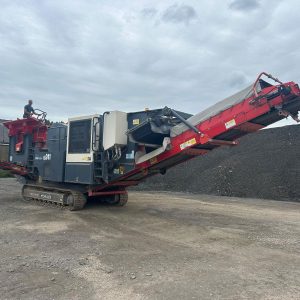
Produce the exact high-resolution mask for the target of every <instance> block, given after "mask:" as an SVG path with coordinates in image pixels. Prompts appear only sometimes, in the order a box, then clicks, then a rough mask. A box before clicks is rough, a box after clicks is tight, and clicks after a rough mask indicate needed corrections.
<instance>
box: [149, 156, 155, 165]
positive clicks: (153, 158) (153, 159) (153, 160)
mask: <svg viewBox="0 0 300 300" xmlns="http://www.w3.org/2000/svg"><path fill="white" fill-rule="evenodd" d="M156 163H157V157H152V158H150V164H151V165H154V164H156Z"/></svg>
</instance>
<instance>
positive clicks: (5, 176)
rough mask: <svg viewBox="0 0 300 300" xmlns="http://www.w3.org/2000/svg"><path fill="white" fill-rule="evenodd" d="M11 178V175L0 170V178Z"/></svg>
mask: <svg viewBox="0 0 300 300" xmlns="http://www.w3.org/2000/svg"><path fill="white" fill-rule="evenodd" d="M8 177H13V175H12V174H11V173H10V172H9V171H5V170H0V178H8Z"/></svg>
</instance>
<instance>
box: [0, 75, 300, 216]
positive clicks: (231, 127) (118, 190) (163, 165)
mask: <svg viewBox="0 0 300 300" xmlns="http://www.w3.org/2000/svg"><path fill="white" fill-rule="evenodd" d="M263 77H266V78H267V79H266V80H265V79H263ZM270 81H271V82H272V83H270ZM299 110H300V90H299V86H298V84H296V83H294V82H287V83H283V82H281V81H279V80H278V79H277V78H274V77H272V76H271V75H269V74H267V73H261V74H260V75H259V76H258V78H257V79H256V80H255V82H254V83H253V84H251V85H250V86H249V87H247V88H246V89H244V90H242V91H240V92H238V93H236V94H235V95H232V96H230V97H228V98H226V99H224V100H223V101H220V102H218V103H216V104H215V105H213V106H211V107H209V108H207V109H206V110H204V111H202V112H200V113H198V114H195V115H191V114H187V113H184V112H180V111H176V110H173V109H171V108H168V107H164V108H162V109H155V110H146V111H139V112H130V113H125V112H121V111H110V112H105V113H103V114H95V115H90V116H80V117H74V118H70V119H69V120H68V124H67V125H66V124H61V123H56V124H53V125H51V126H50V127H49V126H47V125H45V123H44V119H45V115H43V116H42V117H39V118H37V119H36V118H27V119H18V120H15V121H10V122H6V123H5V126H6V127H7V128H8V130H9V139H10V142H9V161H7V162H0V168H2V169H6V170H10V171H11V172H12V173H14V174H16V175H18V176H21V177H22V178H23V180H24V181H25V182H24V187H23V192H22V194H23V197H24V199H25V200H36V201H39V202H42V203H52V204H54V205H56V206H59V207H68V208H69V209H70V210H79V209H82V208H83V207H84V205H85V204H86V201H87V199H88V198H90V197H96V198H101V199H102V200H103V201H105V202H108V203H110V204H115V205H120V206H123V205H125V204H126V202H127V199H128V195H127V191H126V188H127V187H129V186H133V185H137V184H139V183H140V182H141V181H143V180H145V179H146V178H147V177H150V176H153V175H155V174H165V173H166V171H167V170H168V169H169V168H171V167H172V166H175V165H177V164H180V163H182V162H184V161H187V160H189V159H191V158H193V157H196V156H199V155H204V154H206V153H209V152H210V151H212V150H213V149H215V148H218V147H220V146H235V145H237V144H238V142H237V139H238V138H240V137H242V136H244V135H246V134H248V133H251V132H255V131H257V130H260V129H262V128H264V127H266V126H268V125H270V124H272V123H275V122H277V121H279V120H281V119H283V118H286V117H288V116H291V117H292V118H293V119H295V121H297V122H298V121H299V120H298V111H299Z"/></svg>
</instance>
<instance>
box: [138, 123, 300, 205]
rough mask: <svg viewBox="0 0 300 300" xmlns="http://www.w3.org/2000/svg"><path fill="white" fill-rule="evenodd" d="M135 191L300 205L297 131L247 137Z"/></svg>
mask: <svg viewBox="0 0 300 300" xmlns="http://www.w3.org/2000/svg"><path fill="white" fill-rule="evenodd" d="M136 189H139V190H165V191H178V192H192V193H203V194H213V195H226V196H238V197H255V198H269V199H278V200H279V199H280V200H294V201H295V200H296V201H300V126H298V125H292V126H285V127H280V128H271V129H266V130H261V131H259V132H257V133H254V134H249V135H247V136H245V137H243V138H241V139H240V145H239V146H235V147H223V148H219V149H216V150H214V151H212V152H211V153H209V154H207V155H205V156H202V157H197V158H194V159H192V160H190V161H188V162H186V163H184V164H182V165H178V166H176V167H174V168H172V169H170V170H168V171H167V174H166V175H157V176H154V177H152V178H149V179H148V180H146V181H145V182H144V183H143V184H141V185H139V186H138V187H136Z"/></svg>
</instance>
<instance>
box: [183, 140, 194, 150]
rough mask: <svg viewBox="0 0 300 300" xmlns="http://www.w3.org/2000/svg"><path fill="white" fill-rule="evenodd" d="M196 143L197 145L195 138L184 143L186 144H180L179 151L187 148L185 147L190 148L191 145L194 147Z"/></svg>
mask: <svg viewBox="0 0 300 300" xmlns="http://www.w3.org/2000/svg"><path fill="white" fill-rule="evenodd" d="M196 143H197V142H196V139H195V138H192V139H190V140H188V141H186V142H184V143H182V144H180V149H181V150H183V149H185V148H187V147H190V146H192V145H195V144H196Z"/></svg>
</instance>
